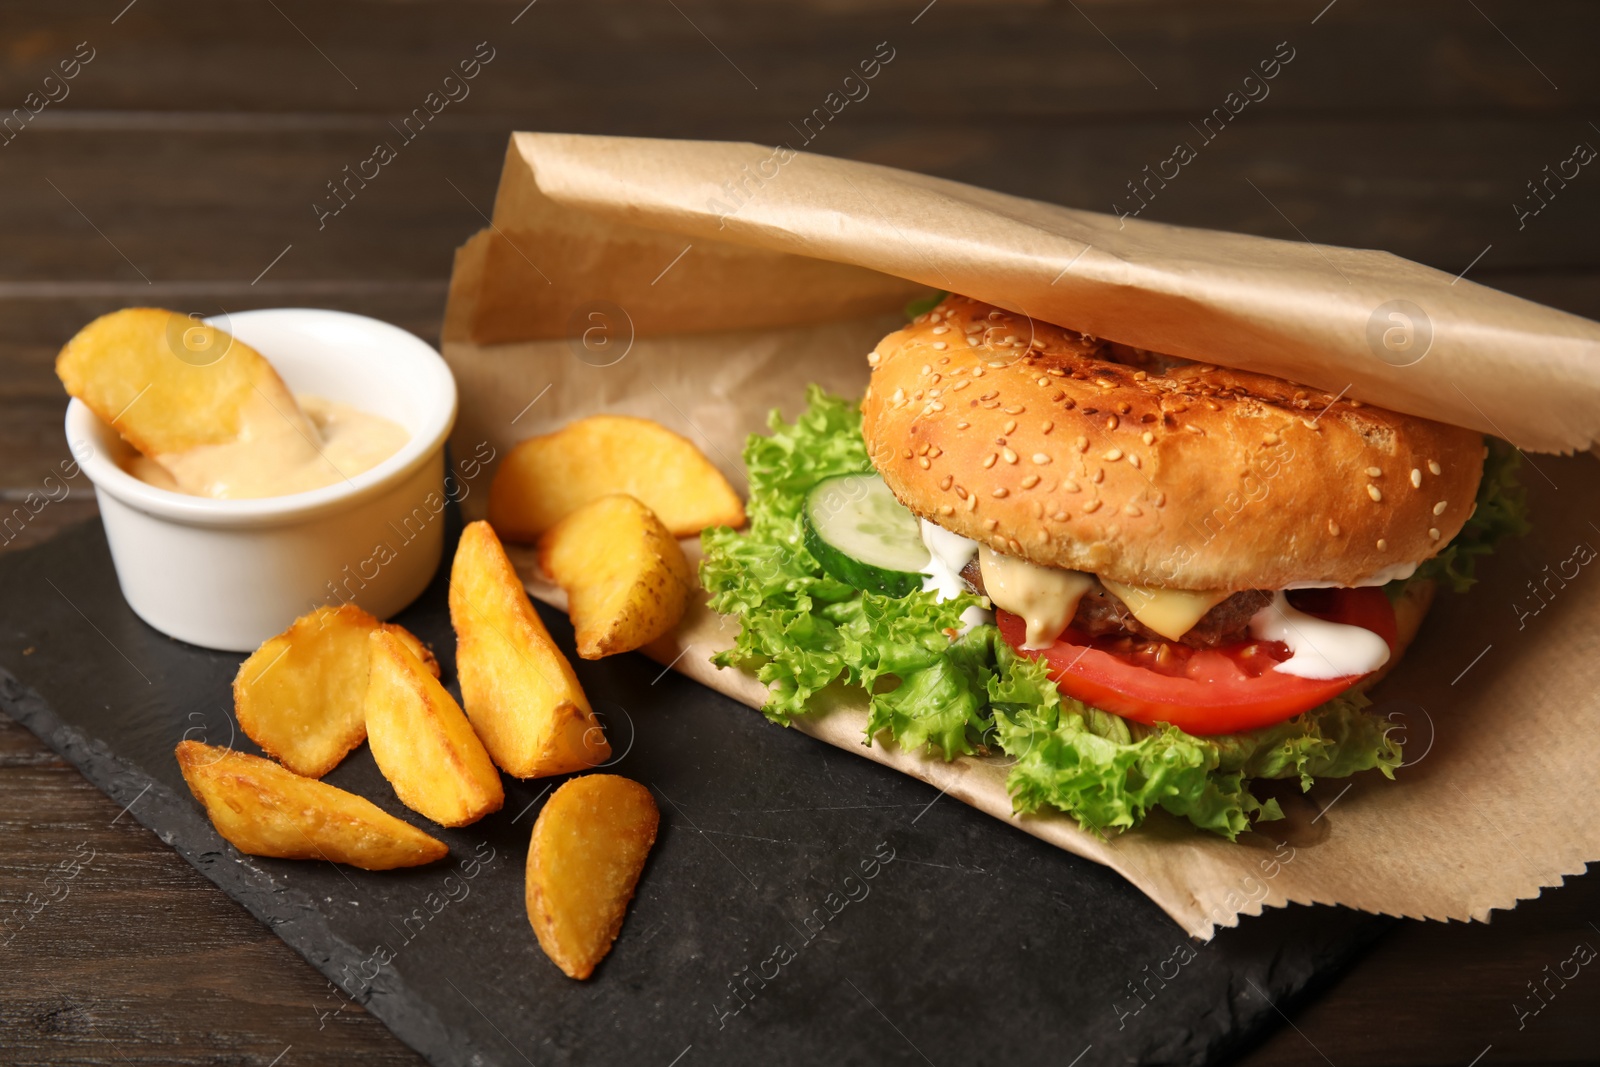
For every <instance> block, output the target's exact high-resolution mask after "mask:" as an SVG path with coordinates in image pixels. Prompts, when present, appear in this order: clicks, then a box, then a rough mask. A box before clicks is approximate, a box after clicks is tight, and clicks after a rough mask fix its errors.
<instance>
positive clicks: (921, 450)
mask: <svg viewBox="0 0 1600 1067" xmlns="http://www.w3.org/2000/svg"><path fill="white" fill-rule="evenodd" d="M932 447H933V446H932V445H930V444H928V443H926V442H924V443H923V445H922V447H921V448H919V449H917V455H919V456H926V455H927V454H928V449H930V448H932Z"/></svg>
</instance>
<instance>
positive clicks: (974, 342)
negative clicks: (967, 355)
mask: <svg viewBox="0 0 1600 1067" xmlns="http://www.w3.org/2000/svg"><path fill="white" fill-rule="evenodd" d="M967 344H968V346H970V347H973V348H976V347H977V346H978V337H977V335H976V334H970V333H969V334H967Z"/></svg>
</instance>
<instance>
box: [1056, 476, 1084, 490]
mask: <svg viewBox="0 0 1600 1067" xmlns="http://www.w3.org/2000/svg"><path fill="white" fill-rule="evenodd" d="M1061 488H1063V489H1065V490H1066V491H1067V492H1069V493H1077V492H1081V490H1080V489H1079V488H1078V483H1077V482H1075V481H1073V480H1072V479H1071V478H1068V479H1067V480H1066V481H1064V482H1062V483H1061Z"/></svg>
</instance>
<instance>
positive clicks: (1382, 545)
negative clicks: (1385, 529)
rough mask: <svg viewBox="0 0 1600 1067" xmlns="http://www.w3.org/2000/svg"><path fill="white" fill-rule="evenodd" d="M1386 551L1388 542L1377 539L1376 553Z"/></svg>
mask: <svg viewBox="0 0 1600 1067" xmlns="http://www.w3.org/2000/svg"><path fill="white" fill-rule="evenodd" d="M1388 549H1389V542H1387V541H1385V540H1384V539H1383V538H1381V537H1380V538H1378V551H1379V552H1386V551H1388Z"/></svg>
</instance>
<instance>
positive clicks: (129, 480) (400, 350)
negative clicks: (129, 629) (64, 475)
mask: <svg viewBox="0 0 1600 1067" xmlns="http://www.w3.org/2000/svg"><path fill="white" fill-rule="evenodd" d="M208 321H210V322H211V323H212V324H213V325H216V326H219V327H221V328H222V329H224V330H227V331H228V332H229V333H231V334H233V335H234V336H235V337H236V338H238V339H239V340H241V341H243V342H245V343H246V344H248V345H250V346H252V347H253V348H255V349H256V350H257V351H259V352H260V353H261V354H262V355H264V356H266V357H267V359H268V360H270V361H271V362H272V364H273V366H274V367H276V368H277V370H278V373H279V375H281V376H282V377H283V379H284V381H285V382H286V383H288V386H289V388H290V390H291V391H292V392H295V393H311V394H314V395H317V396H323V397H327V398H328V399H330V400H337V401H342V402H344V403H346V404H351V405H353V406H355V407H358V408H360V409H362V410H364V411H369V412H372V413H373V414H376V415H382V416H384V417H385V418H389V419H393V420H394V421H395V422H398V423H399V424H400V425H401V426H403V427H405V429H406V431H407V432H408V433H409V434H410V435H411V436H410V440H409V441H407V442H406V444H405V445H404V446H403V447H402V448H401V449H400V451H398V452H396V453H395V454H394V455H392V456H390V457H389V458H388V459H386V460H384V461H383V462H382V463H380V464H378V465H377V466H376V467H374V468H372V469H371V470H369V471H366V472H365V473H363V474H358V475H356V476H355V477H353V478H351V479H349V480H348V481H342V482H340V483H338V484H336V485H330V486H326V487H324V488H321V489H313V490H311V491H310V492H305V493H295V494H293V495H290V496H278V497H264V498H261V499H255V500H212V499H209V498H206V497H196V496H188V495H185V494H183V493H174V492H169V491H167V490H165V489H157V488H156V487H154V486H152V485H147V484H145V483H144V482H141V481H139V480H138V479H137V478H135V477H133V476H132V475H131V474H129V473H127V472H126V471H124V470H123V469H122V468H121V467H120V466H118V461H119V460H121V459H125V458H127V457H128V456H130V455H131V448H130V446H129V445H128V444H127V442H125V441H123V440H122V437H121V436H120V435H119V434H118V433H117V432H116V431H115V430H113V429H111V428H110V427H109V426H107V425H106V424H105V423H103V422H101V421H100V420H99V419H98V418H97V417H96V416H95V415H94V413H93V412H91V411H90V410H89V409H88V407H87V406H85V405H84V404H82V403H81V402H79V401H77V400H74V401H72V402H71V403H70V404H69V405H68V406H67V423H66V426H67V443H68V444H69V446H70V447H71V448H72V453H73V455H74V457H76V458H77V460H78V463H79V465H80V467H81V468H82V469H83V471H84V473H85V474H87V475H88V476H89V480H90V481H91V482H93V483H94V487H95V495H96V497H97V499H98V500H99V503H100V516H101V518H102V520H103V521H104V522H105V528H106V540H107V541H108V542H110V545H111V557H112V560H113V561H114V562H115V564H116V569H117V581H118V582H119V583H120V584H121V586H122V595H123V596H124V597H126V598H127V601H128V604H129V606H130V607H132V608H133V610H134V611H135V612H137V613H138V614H139V617H140V618H142V619H144V620H145V621H146V622H148V623H149V624H150V625H151V626H154V627H155V628H156V629H158V630H160V631H161V632H162V633H164V634H168V635H169V636H172V637H176V638H178V639H179V640H181V641H187V642H189V643H190V644H195V645H200V646H202V647H204V648H216V649H224V650H227V651H232V652H248V651H251V650H253V649H254V648H255V647H256V646H257V645H259V644H260V643H261V642H262V641H264V640H266V639H267V638H268V637H271V636H272V635H273V634H276V633H278V632H280V631H282V630H283V629H284V628H285V627H286V626H288V625H289V623H290V622H292V621H293V620H294V619H295V618H296V617H297V616H299V615H302V614H304V613H305V612H307V611H310V610H311V609H312V608H313V607H316V606H318V605H321V604H329V603H332V604H338V603H343V602H352V603H355V604H358V605H360V606H361V607H363V608H365V609H366V610H367V611H369V612H371V613H372V614H374V615H376V616H378V617H379V618H380V619H382V618H388V617H389V616H391V615H393V614H394V613H395V612H397V611H399V610H400V609H401V608H404V607H405V606H406V605H407V604H409V603H411V601H412V600H414V599H416V597H417V595H418V594H420V593H421V592H422V590H423V589H424V588H425V587H426V586H427V584H428V582H429V580H430V579H431V578H432V577H433V574H434V571H436V570H437V569H438V566H439V559H440V554H441V552H442V550H443V546H444V506H445V503H446V497H445V490H444V473H445V471H444V443H445V439H446V438H447V437H449V435H450V428H451V426H452V425H453V424H454V423H455V417H456V385H455V379H454V378H452V377H451V376H450V370H449V368H448V367H447V366H446V365H445V362H444V360H443V359H442V358H440V356H439V353H437V352H435V351H434V350H433V348H432V347H431V346H429V345H428V344H426V343H425V342H423V341H421V340H419V339H418V338H416V337H414V336H412V335H411V334H409V333H407V332H406V331H404V330H402V329H400V328H399V327H397V326H391V325H389V324H388V323H385V322H379V321H378V320H376V319H369V318H366V317H365V316H362V315H350V314H347V313H345V312H342V311H322V310H316V309H311V308H275V309H272V310H267V311H241V312H238V313H236V314H233V315H230V316H226V317H218V318H215V319H211V320H208Z"/></svg>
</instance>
